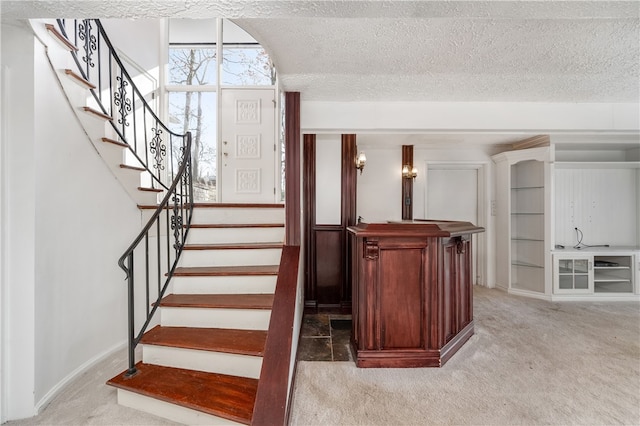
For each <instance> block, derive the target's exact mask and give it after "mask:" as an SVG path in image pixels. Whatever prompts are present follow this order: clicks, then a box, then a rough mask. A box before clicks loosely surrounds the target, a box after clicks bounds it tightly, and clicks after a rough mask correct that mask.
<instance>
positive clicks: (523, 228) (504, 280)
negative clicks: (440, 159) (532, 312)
mask: <svg viewBox="0 0 640 426" xmlns="http://www.w3.org/2000/svg"><path fill="white" fill-rule="evenodd" d="M493 160H494V162H495V163H496V178H497V183H498V184H497V188H496V190H497V191H496V223H497V235H496V239H497V245H496V255H497V259H498V262H497V265H496V277H497V282H498V285H499V286H501V287H503V288H504V289H506V290H508V291H509V292H511V293H516V294H522V295H527V296H532V297H544V295H545V294H546V293H547V291H548V289H550V285H551V281H550V278H551V271H550V266H551V264H550V258H549V256H548V255H547V254H548V252H549V250H548V248H549V246H548V241H549V225H548V220H549V217H550V215H549V213H550V204H549V198H550V196H549V147H543V148H532V149H523V150H517V151H510V152H504V153H501V154H497V155H495V156H493Z"/></svg>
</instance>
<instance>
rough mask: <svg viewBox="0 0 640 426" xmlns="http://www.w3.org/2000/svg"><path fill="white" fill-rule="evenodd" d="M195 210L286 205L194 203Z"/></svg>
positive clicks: (269, 207)
mask: <svg viewBox="0 0 640 426" xmlns="http://www.w3.org/2000/svg"><path fill="white" fill-rule="evenodd" d="M187 205H189V203H187ZM157 207H158V206H154V205H153V204H145V205H142V204H141V205H139V206H138V208H140V209H155V208H157ZM193 208H194V209H198V208H200V209H210V208H218V209H225V208H227V209H228V208H240V209H252V208H261V209H276V208H284V204H259V203H252V204H236V203H193Z"/></svg>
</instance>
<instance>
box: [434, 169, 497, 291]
mask: <svg viewBox="0 0 640 426" xmlns="http://www.w3.org/2000/svg"><path fill="white" fill-rule="evenodd" d="M424 170H425V173H424V176H425V184H424V188H423V191H424V193H423V203H424V206H423V208H424V212H425V215H426V212H427V207H428V206H427V188H428V182H427V181H426V180H427V176H428V175H429V170H476V171H477V187H476V194H477V197H476V199H477V206H476V211H477V216H478V223H475V224H474V225H476V226H481V227H483V228H484V229H485V232H483V233H479V234H475V235H477V244H476V247H474V249H475V250H476V253H477V262H476V263H477V268H476V271H475V276H474V277H473V282H474V284H478V285H481V286H484V287H490V288H491V287H493V285H491V283H492V282H493V280H492V279H491V277H492V276H493V275H492V274H493V267H492V265H491V263H490V262H489V258H490V254H491V245H490V240H491V238H490V227H491V224H490V223H489V218H490V217H491V205H490V203H488V202H487V200H489V197H490V192H489V190H490V188H491V182H490V179H491V175H490V172H489V170H490V168H489V162H487V161H461V162H455V161H428V160H427V161H425V162H424Z"/></svg>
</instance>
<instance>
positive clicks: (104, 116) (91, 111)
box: [82, 106, 113, 121]
mask: <svg viewBox="0 0 640 426" xmlns="http://www.w3.org/2000/svg"><path fill="white" fill-rule="evenodd" d="M82 109H83V110H84V112H87V113H89V114H91V115H93V116H95V117H98V118H102V119H103V120H107V121H111V120H113V118H112V117H111V116H109V115H107V114H104V113H102V112H100V111H98V110H95V109H93V108H91V107H88V106H85V107H82Z"/></svg>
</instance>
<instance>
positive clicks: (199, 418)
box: [118, 389, 241, 425]
mask: <svg viewBox="0 0 640 426" xmlns="http://www.w3.org/2000/svg"><path fill="white" fill-rule="evenodd" d="M118 404H120V405H123V406H125V407H130V408H133V409H136V410H140V411H144V412H145V413H149V414H152V415H154V416H158V417H162V418H165V419H168V420H171V421H174V422H178V423H182V424H186V425H239V424H241V423H237V422H233V421H231V420H227V419H223V418H220V417H216V416H212V415H211V414H207V413H203V412H200V411H197V410H192V409H190V408H186V407H182V406H179V405H175V404H171V403H169V402H164V401H161V400H159V399H155V398H151V397H148V396H144V395H141V394H139V393H135V392H129V391H126V390H124V389H118Z"/></svg>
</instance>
